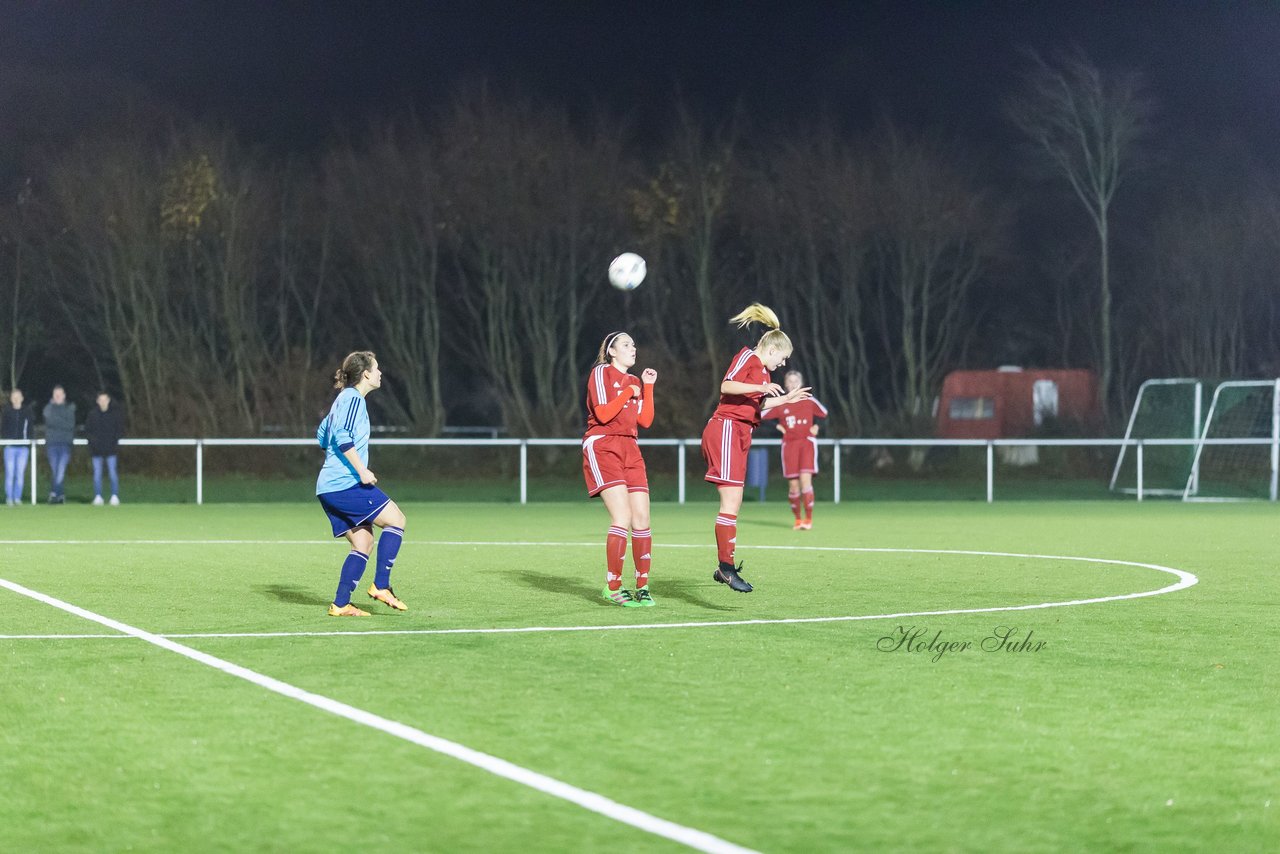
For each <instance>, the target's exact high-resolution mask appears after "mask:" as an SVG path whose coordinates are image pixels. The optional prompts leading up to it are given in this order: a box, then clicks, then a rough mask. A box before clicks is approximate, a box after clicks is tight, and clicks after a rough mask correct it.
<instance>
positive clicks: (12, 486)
mask: <svg viewBox="0 0 1280 854" xmlns="http://www.w3.org/2000/svg"><path fill="white" fill-rule="evenodd" d="M23 399H24V398H23V396H22V389H18V388H15V389H13V390H12V391H10V392H9V405H8V406H5V407H4V409H3V410H0V439H19V440H21V441H24V442H30V441H31V428H32V424H31V413H30V412H28V411H27V408H26V407H25V406H23V405H22V403H23ZM30 453H31V446H30V445H5V446H4V503H5V504H6V505H7V506H9V507H13V506H14V505H15V504H21V503H22V492H23V489H24V488H25V485H26V482H27V459H28V454H30Z"/></svg>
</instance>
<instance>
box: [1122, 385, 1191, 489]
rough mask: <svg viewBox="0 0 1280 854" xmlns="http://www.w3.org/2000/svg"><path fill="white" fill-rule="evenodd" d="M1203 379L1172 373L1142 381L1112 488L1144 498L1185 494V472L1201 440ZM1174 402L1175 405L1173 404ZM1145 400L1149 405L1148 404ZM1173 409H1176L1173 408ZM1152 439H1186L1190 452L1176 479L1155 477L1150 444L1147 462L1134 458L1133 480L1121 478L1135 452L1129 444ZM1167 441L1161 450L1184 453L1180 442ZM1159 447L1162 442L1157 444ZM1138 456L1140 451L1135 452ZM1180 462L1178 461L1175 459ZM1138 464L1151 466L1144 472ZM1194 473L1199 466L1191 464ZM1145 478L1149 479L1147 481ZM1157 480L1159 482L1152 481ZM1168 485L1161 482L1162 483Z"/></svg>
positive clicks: (1187, 450) (1170, 452)
mask: <svg viewBox="0 0 1280 854" xmlns="http://www.w3.org/2000/svg"><path fill="white" fill-rule="evenodd" d="M1203 387H1204V383H1203V381H1202V380H1199V379H1196V378H1192V377H1169V378H1164V379H1151V380H1146V381H1144V382H1143V383H1142V385H1140V386H1138V393H1137V395H1136V396H1135V397H1134V401H1133V409H1132V410H1131V411H1130V412H1129V423H1128V425H1127V426H1126V427H1125V431H1124V438H1125V444H1123V445H1121V446H1120V453H1119V454H1118V455H1117V456H1116V464H1115V468H1114V469H1113V470H1112V472H1111V482H1110V484H1109V485H1108V488H1109V489H1110V490H1111V491H1112V492H1123V493H1125V494H1128V495H1134V494H1138V493H1139V491H1140V492H1141V494H1139V495H1138V499H1139V500H1141V499H1142V497H1143V496H1144V495H1165V496H1170V497H1177V496H1181V495H1183V494H1184V493H1185V491H1186V490H1185V487H1184V485H1183V477H1184V476H1185V475H1184V474H1183V473H1184V472H1186V471H1187V459H1188V458H1189V457H1190V455H1191V449H1192V447H1193V446H1194V445H1195V444H1196V443H1197V442H1198V441H1199V440H1200V433H1201V427H1202V425H1203V421H1202V420H1201V412H1202V400H1203ZM1171 402H1172V404H1173V405H1172V406H1171V405H1170V404H1171ZM1144 404H1145V406H1144ZM1170 409H1172V410H1173V411H1172V412H1169V410H1170ZM1151 439H1164V440H1178V439H1182V440H1184V446H1183V447H1184V448H1185V452H1186V456H1185V457H1182V461H1181V465H1180V466H1179V467H1178V469H1177V472H1178V473H1177V477H1176V479H1171V478H1168V477H1166V478H1164V479H1160V478H1153V477H1152V476H1151V475H1152V474H1153V472H1152V471H1151V469H1152V468H1153V465H1152V463H1153V462H1157V463H1158V461H1156V460H1153V459H1152V456H1151V453H1152V451H1153V450H1154V448H1153V447H1148V448H1147V460H1146V464H1145V466H1135V462H1134V460H1132V459H1131V460H1130V468H1131V469H1133V471H1132V472H1129V473H1130V474H1132V475H1133V480H1132V482H1130V481H1128V480H1127V479H1126V480H1124V481H1122V480H1121V477H1120V475H1121V471H1122V470H1124V471H1126V472H1128V471H1129V470H1128V469H1124V465H1125V461H1126V456H1127V455H1129V454H1135V452H1133V451H1130V449H1129V445H1130V443H1131V441H1134V440H1136V441H1143V440H1151ZM1160 445H1164V447H1162V448H1161V451H1162V452H1163V453H1164V454H1165V455H1177V454H1179V453H1181V450H1182V449H1180V448H1179V447H1178V444H1177V443H1176V442H1174V443H1170V444H1167V443H1160ZM1156 447H1159V446H1156ZM1135 456H1136V454H1135ZM1175 465H1176V463H1175ZM1138 468H1146V469H1148V471H1147V472H1145V474H1147V477H1146V478H1144V477H1143V474H1144V472H1142V471H1138ZM1191 470H1192V472H1193V473H1194V470H1195V467H1194V465H1193V466H1191ZM1144 480H1145V483H1144ZM1153 480H1154V481H1155V482H1156V485H1154V486H1153V485H1151V484H1152V482H1153ZM1162 483H1163V484H1164V485H1160V484H1162Z"/></svg>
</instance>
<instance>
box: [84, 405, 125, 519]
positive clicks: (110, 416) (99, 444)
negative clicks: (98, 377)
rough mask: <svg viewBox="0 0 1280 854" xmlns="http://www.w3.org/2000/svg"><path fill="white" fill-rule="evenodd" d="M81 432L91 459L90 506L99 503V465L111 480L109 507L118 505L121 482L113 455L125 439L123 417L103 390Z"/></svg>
mask: <svg viewBox="0 0 1280 854" xmlns="http://www.w3.org/2000/svg"><path fill="white" fill-rule="evenodd" d="M84 433H85V436H87V437H88V439H89V455H90V456H91V457H92V458H93V503H94V504H102V503H103V502H102V464H103V462H104V461H105V462H106V464H107V474H108V475H109V476H110V478H111V502H110V503H111V504H112V506H114V505H116V504H119V503H120V480H119V477H118V476H117V473H116V454H117V452H118V451H119V448H120V440H121V439H122V438H123V437H124V416H123V415H121V414H120V407H118V406H116V405H115V403H114V402H113V401H112V400H111V395H109V394H107V393H106V392H105V391H102V392H98V405H97V406H96V407H95V408H93V409H91V410H89V417H88V418H86V419H85V421H84Z"/></svg>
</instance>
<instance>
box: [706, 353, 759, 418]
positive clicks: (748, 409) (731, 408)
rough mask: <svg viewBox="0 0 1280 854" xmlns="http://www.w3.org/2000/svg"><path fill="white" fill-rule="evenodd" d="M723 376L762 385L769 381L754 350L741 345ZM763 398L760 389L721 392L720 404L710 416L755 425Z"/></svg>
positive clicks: (727, 378) (726, 378) (740, 381)
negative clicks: (746, 391)
mask: <svg viewBox="0 0 1280 854" xmlns="http://www.w3.org/2000/svg"><path fill="white" fill-rule="evenodd" d="M724 378H725V380H732V381H734V382H739V383H749V384H751V385H764V384H765V383H767V382H769V371H768V370H767V369H766V368H765V366H764V362H762V361H760V357H759V356H757V355H756V351H755V350H753V349H752V348H750V347H743V348H742V349H741V350H739V351H738V355H736V356H734V357H733V361H732V362H730V363H729V370H727V371H725V374H724ZM763 400H764V392H761V391H756V392H752V393H751V394H722V395H720V405H719V406H717V407H716V411H715V412H714V413H712V415H711V417H712V418H726V419H728V420H730V421H742V422H745V423H747V424H750V425H751V426H752V427H755V426H756V425H757V424H759V423H760V403H761V401H763Z"/></svg>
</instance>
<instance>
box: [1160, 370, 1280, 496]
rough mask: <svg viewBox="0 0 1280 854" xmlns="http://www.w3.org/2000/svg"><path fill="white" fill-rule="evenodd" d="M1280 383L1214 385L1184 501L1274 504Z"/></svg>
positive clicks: (1243, 382) (1278, 443)
mask: <svg viewBox="0 0 1280 854" xmlns="http://www.w3.org/2000/svg"><path fill="white" fill-rule="evenodd" d="M1278 450H1280V379H1277V380H1237V381H1232V382H1224V383H1221V384H1219V385H1218V387H1217V389H1215V390H1214V392H1213V400H1212V402H1211V403H1210V404H1209V411H1208V414H1207V415H1206V417H1205V423H1204V428H1203V430H1202V431H1201V434H1200V441H1199V442H1198V443H1197V444H1196V447H1195V455H1194V457H1193V458H1192V461H1191V471H1190V473H1189V474H1188V476H1187V481H1186V485H1185V487H1184V489H1183V498H1184V499H1186V500H1189V501H1232V500H1240V499H1249V498H1255V499H1256V498H1265V499H1270V500H1272V501H1275V500H1276V474H1277V468H1278V463H1280V460H1278V459H1277V456H1278V454H1277V451H1278Z"/></svg>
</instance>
